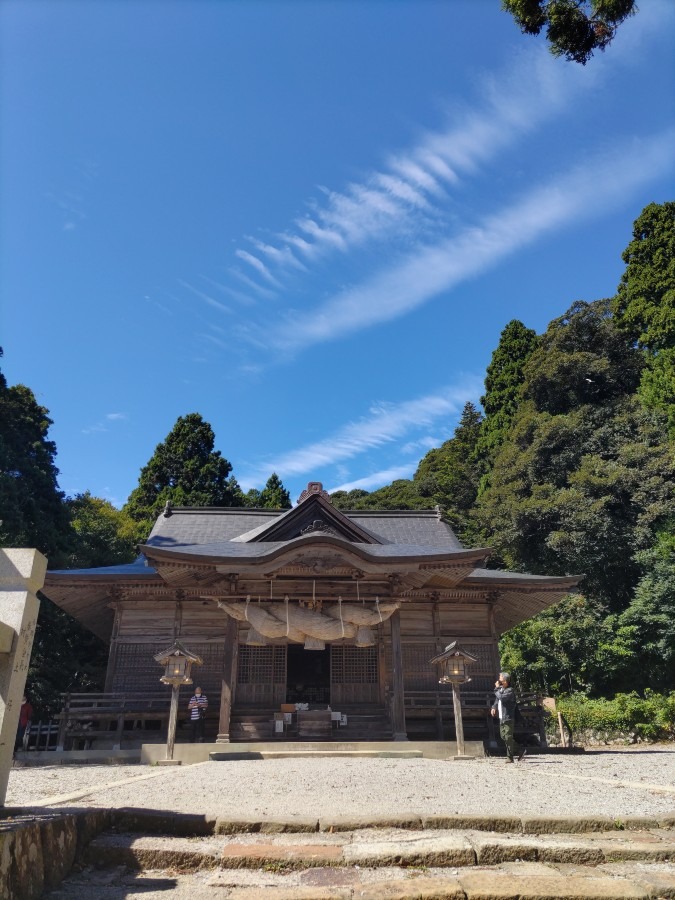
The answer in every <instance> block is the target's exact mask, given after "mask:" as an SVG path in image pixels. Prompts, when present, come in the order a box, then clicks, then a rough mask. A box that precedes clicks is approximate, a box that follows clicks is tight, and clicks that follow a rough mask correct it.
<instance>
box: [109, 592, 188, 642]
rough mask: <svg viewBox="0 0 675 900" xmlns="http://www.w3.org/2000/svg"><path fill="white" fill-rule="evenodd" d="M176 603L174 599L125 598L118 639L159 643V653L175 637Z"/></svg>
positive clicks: (121, 640) (121, 604) (121, 603)
mask: <svg viewBox="0 0 675 900" xmlns="http://www.w3.org/2000/svg"><path fill="white" fill-rule="evenodd" d="M175 618H176V604H175V601H172V600H124V601H122V602H120V623H119V632H118V640H119V641H120V642H123V643H128V642H132V643H139V642H147V643H153V644H154V643H157V644H161V645H162V646H161V647H158V649H157V651H156V652H157V653H161V651H162V650H166V648H167V647H170V646H171V644H172V642H173V638H174V623H175Z"/></svg>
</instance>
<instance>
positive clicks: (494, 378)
mask: <svg viewBox="0 0 675 900" xmlns="http://www.w3.org/2000/svg"><path fill="white" fill-rule="evenodd" d="M537 343H538V339H537V334H536V332H535V331H533V330H532V329H531V328H526V327H525V325H523V323H522V322H519V321H518V320H517V319H512V320H511V321H510V322H509V323H508V324H507V325H506V327H505V328H504V330H503V331H502V333H501V335H500V337H499V344H498V345H497V349H496V350H495V351H494V353H493V354H492V359H491V360H490V364H489V366H488V367H487V371H486V374H485V394H484V395H483V396H482V397H481V398H480V402H481V404H482V406H483V409H484V410H485V419H484V420H483V424H482V428H481V433H480V436H479V439H478V444H477V447H476V452H477V454H478V456H479V457H480V458H481V459H482V460H483V465H484V467H485V468H487V467H488V466H489V465H490V463H491V461H492V460H493V458H494V455H495V453H496V451H497V450H498V449H499V447H500V446H501V445H502V444H503V443H504V440H505V438H506V435H507V434H508V430H509V427H510V425H511V422H512V421H513V417H514V416H515V414H516V412H517V410H518V406H519V404H520V400H521V392H522V386H523V382H524V380H525V375H524V368H525V363H526V362H527V360H528V359H529V358H530V356H531V355H532V353H533V351H534V350H535V349H536V347H537Z"/></svg>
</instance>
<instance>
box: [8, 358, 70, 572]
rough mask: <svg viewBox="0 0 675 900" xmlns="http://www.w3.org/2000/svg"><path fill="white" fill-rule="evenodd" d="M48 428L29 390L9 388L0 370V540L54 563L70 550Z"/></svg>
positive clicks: (44, 412)
mask: <svg viewBox="0 0 675 900" xmlns="http://www.w3.org/2000/svg"><path fill="white" fill-rule="evenodd" d="M1 352H2V351H0V354H1ZM51 424H52V420H51V419H50V418H49V415H48V410H47V409H45V407H44V406H40V405H39V404H38V402H37V401H36V399H35V396H34V394H33V392H32V391H31V390H30V389H29V388H27V387H25V386H24V385H22V384H18V385H14V386H13V387H8V385H7V380H6V379H5V377H4V375H3V374H2V373H1V372H0V518H1V519H2V522H1V523H0V542H1V543H2V546H4V547H36V548H37V549H38V550H40V552H41V553H44V554H45V556H47V557H48V558H49V560H50V563H52V564H54V563H56V564H57V565H58V564H59V563H61V562H63V561H64V559H65V556H66V554H67V550H68V542H69V517H68V510H67V508H66V506H65V503H64V500H65V496H64V494H63V492H62V491H61V490H59V486H58V481H57V478H58V469H57V468H56V465H55V462H54V458H55V456H56V445H55V444H54V442H53V441H50V440H49V438H48V432H49V427H50V425H51Z"/></svg>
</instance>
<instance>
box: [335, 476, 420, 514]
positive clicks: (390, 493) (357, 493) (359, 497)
mask: <svg viewBox="0 0 675 900" xmlns="http://www.w3.org/2000/svg"><path fill="white" fill-rule="evenodd" d="M331 500H332V501H333V504H334V505H335V506H336V507H337V508H338V509H354V510H357V509H428V508H429V505H430V503H429V500H428V499H427V498H425V497H422V496H420V494H419V492H418V490H417V487H416V485H415V483H414V482H413V481H410V480H409V479H407V478H398V479H397V480H396V481H393V482H392V483H391V484H388V485H385V486H384V487H381V488H378V489H377V490H376V491H371V492H368V491H363V490H360V489H358V488H356V489H354V490H352V491H335V493H333V494H331Z"/></svg>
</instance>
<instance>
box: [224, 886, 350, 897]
mask: <svg viewBox="0 0 675 900" xmlns="http://www.w3.org/2000/svg"><path fill="white" fill-rule="evenodd" d="M210 886H212V887H218V882H214V883H213V885H210ZM264 897H265V900H351V897H352V890H351V888H316V887H300V886H297V885H296V886H294V887H267V888H265V893H264ZM227 898H228V900H261V893H260V888H258V887H254V888H249V887H236V888H231V889H230V891H228V894H227Z"/></svg>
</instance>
